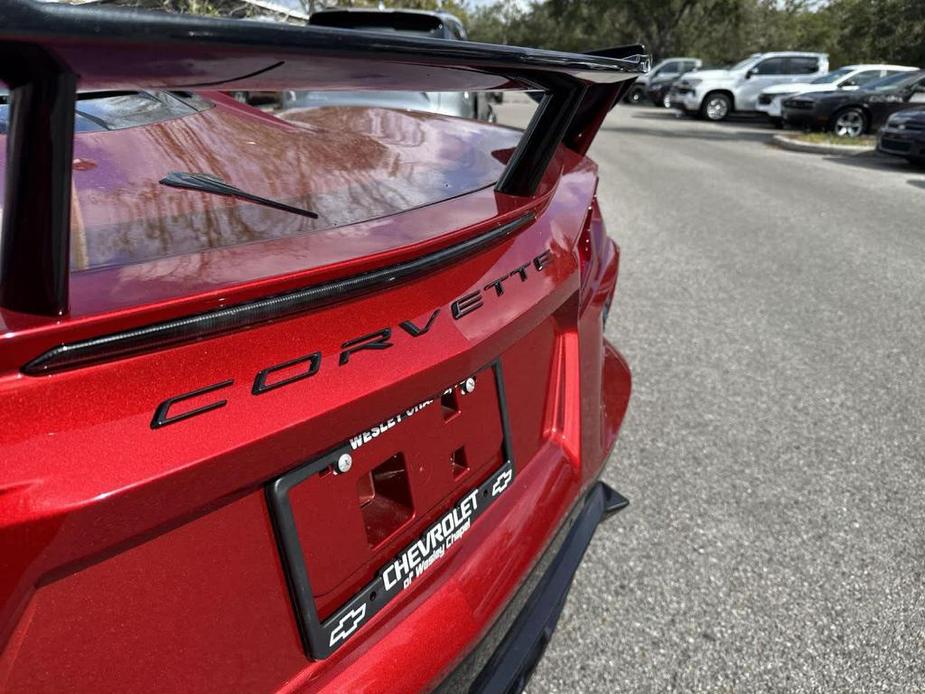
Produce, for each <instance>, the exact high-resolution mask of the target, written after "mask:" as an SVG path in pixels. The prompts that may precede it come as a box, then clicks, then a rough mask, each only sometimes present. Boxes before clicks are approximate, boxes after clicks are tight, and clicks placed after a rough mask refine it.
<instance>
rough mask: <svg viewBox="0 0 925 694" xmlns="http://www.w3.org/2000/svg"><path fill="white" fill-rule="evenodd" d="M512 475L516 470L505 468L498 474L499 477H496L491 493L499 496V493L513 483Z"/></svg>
mask: <svg viewBox="0 0 925 694" xmlns="http://www.w3.org/2000/svg"><path fill="white" fill-rule="evenodd" d="M512 477H514V472H513V471H512V470H505V471H504V472H502V473H501V474H500V475H498V479H496V480H495V483H494V484H493V485H492V486H491V495H492V496H498V494H500V493H501V492H503V491H504V490H505V489H507V486H508V485H509V484H510V483H511V478H512Z"/></svg>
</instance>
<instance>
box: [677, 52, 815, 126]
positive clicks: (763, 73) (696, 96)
mask: <svg viewBox="0 0 925 694" xmlns="http://www.w3.org/2000/svg"><path fill="white" fill-rule="evenodd" d="M828 71H829V56H828V54H826V53H803V52H798V51H785V52H778V53H754V54H752V55H750V56H748V57H747V58H746V59H745V60H743V61H741V62H740V63H737V64H736V65H733V66H732V67H731V68H729V69H728V70H701V71H698V72H695V73H691V74H689V75H685V76H683V77H682V78H681V79H679V80H678V81H677V82H676V83H675V85H674V86H673V87H672V88H671V92H670V94H669V97H668V98H669V100H670V102H671V106H672V107H673V108H678V109H681V110H683V111H687V112H689V113H697V114H699V115H700V116H701V117H703V118H707V119H708V120H714V121H719V120H723V119H724V118H725V117H726V116H728V115H729V114H730V113H732V112H733V111H754V110H756V106H757V102H758V94H760V93H761V92H762V91H764V90H765V89H767V88H768V87H770V86H773V85H775V84H782V83H787V82H806V81H807V80H811V79H814V78H816V77H818V76H819V75H824V74H825V73H827V72H828Z"/></svg>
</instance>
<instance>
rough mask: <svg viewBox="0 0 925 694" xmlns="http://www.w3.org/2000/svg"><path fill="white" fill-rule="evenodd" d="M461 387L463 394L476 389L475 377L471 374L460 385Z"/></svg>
mask: <svg viewBox="0 0 925 694" xmlns="http://www.w3.org/2000/svg"><path fill="white" fill-rule="evenodd" d="M459 389H460V390H461V391H462V392H463V395H468V394H469V393H471V392H472V391H473V390H475V377H474V376H469V378H467V379H466V380H465V381H464V382H463V383H461V384H460V385H459Z"/></svg>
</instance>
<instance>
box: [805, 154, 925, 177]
mask: <svg viewBox="0 0 925 694" xmlns="http://www.w3.org/2000/svg"><path fill="white" fill-rule="evenodd" d="M823 159H825V160H826V161H831V162H835V163H836V164H843V165H845V166H854V167H856V168H861V169H869V170H871V171H898V172H901V173H925V168H922V167H920V166H916V165H915V164H912V163H910V162H907V161H906V160H905V159H901V158H899V157H891V156H888V155H886V154H878V153H877V152H867V153H864V154H833V155H826V156H823Z"/></svg>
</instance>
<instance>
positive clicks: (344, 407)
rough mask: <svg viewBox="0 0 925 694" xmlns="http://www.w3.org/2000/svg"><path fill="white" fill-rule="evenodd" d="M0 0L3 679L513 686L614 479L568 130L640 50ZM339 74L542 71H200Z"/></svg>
mask: <svg viewBox="0 0 925 694" xmlns="http://www.w3.org/2000/svg"><path fill="white" fill-rule="evenodd" d="M3 11H4V13H5V14H4V17H3V19H4V21H3V22H2V23H0V26H2V27H3V28H2V29H0V44H2V52H3V54H4V56H5V62H4V65H6V66H9V65H10V60H9V58H10V57H11V56H16V57H18V58H19V60H18V62H17V67H16V68H15V69H13V68H9V67H4V68H3V70H6V72H5V73H4V74H3V75H2V77H3V79H4V80H5V81H6V82H7V84H8V85H9V87H10V102H11V103H10V111H9V113H8V114H6V115H7V120H6V122H7V124H8V126H7V134H6V135H5V139H6V142H5V143H4V146H5V147H6V150H7V152H8V158H7V162H6V168H5V176H4V179H5V202H4V217H3V235H2V257H0V260H2V268H3V275H2V283H0V321H2V323H3V329H2V333H3V337H4V338H5V339H4V346H3V349H2V351H0V422H2V427H0V451H2V460H3V464H2V466H0V556H2V563H0V566H2V575H0V647H2V655H0V689H3V690H5V691H6V690H9V691H30V692H36V691H165V690H167V691H229V690H234V691H271V690H298V691H304V690H308V691H315V690H330V691H382V690H386V689H388V690H391V691H415V690H429V689H434V688H439V687H442V688H443V689H445V690H447V691H459V690H462V689H466V688H469V689H470V690H471V691H516V690H519V689H520V688H522V686H523V684H524V682H525V681H526V678H527V677H529V674H530V672H531V671H532V668H533V666H534V665H535V663H536V661H537V659H538V658H539V656H540V655H541V654H542V651H543V648H544V647H545V644H546V642H547V641H548V638H549V635H550V633H551V631H552V629H553V628H554V626H555V623H556V620H557V619H558V615H559V612H560V611H561V608H562V604H563V602H564V600H565V596H566V594H567V592H568V588H569V585H570V583H571V579H572V576H573V575H574V572H575V570H576V568H577V566H578V564H579V562H580V560H581V557H582V554H583V553H584V550H585V548H586V547H587V544H588V542H589V541H590V539H591V536H592V534H593V532H594V529H595V527H596V526H597V524H598V523H599V522H600V521H601V520H602V519H603V518H605V517H606V516H608V515H610V514H611V513H613V512H615V511H617V510H619V509H620V508H622V507H623V506H624V505H625V504H626V500H625V499H623V498H622V497H621V496H620V495H619V494H617V493H616V492H614V491H613V490H611V489H609V488H608V487H606V486H605V485H604V484H602V483H600V482H599V481H598V480H597V478H598V476H599V474H600V472H601V469H602V466H603V464H604V462H605V461H606V459H607V456H608V454H609V452H610V450H611V448H612V446H613V443H614V441H615V438H616V436H617V432H618V430H619V427H620V424H621V421H622V419H623V415H624V413H625V411H626V407H627V403H628V400H629V395H630V374H629V370H628V368H627V366H626V363H625V362H624V361H623V359H622V358H621V357H620V355H619V354H618V352H617V351H616V350H615V349H614V348H613V347H612V346H611V345H610V344H609V343H608V342H607V341H606V340H605V339H604V337H603V325H604V323H605V321H606V320H607V314H608V311H609V307H610V303H611V300H612V297H613V293H614V287H615V283H616V279H617V268H618V260H619V252H618V250H617V248H616V246H615V245H614V243H613V242H612V241H611V240H610V239H609V238H608V236H607V234H606V232H605V230H604V226H603V222H602V220H601V217H600V212H599V210H598V207H597V203H596V201H595V197H594V193H595V188H596V184H597V174H596V167H595V165H594V163H593V162H592V161H590V160H589V159H588V158H586V156H585V152H586V150H587V146H588V144H589V143H590V139H591V138H592V137H593V135H594V132H595V131H596V129H597V127H598V126H599V124H600V121H601V119H602V118H603V117H604V115H605V114H606V111H607V110H608V109H609V108H610V106H611V105H612V104H613V103H614V102H615V101H616V100H618V99H619V98H620V96H621V95H622V93H623V91H625V89H626V87H628V86H629V84H631V82H632V78H633V77H634V76H635V74H637V72H638V70H639V69H641V67H640V66H641V65H643V64H644V60H640V59H637V60H635V62H634V61H633V60H629V59H626V57H625V56H627V55H630V54H631V53H632V51H626V50H624V51H622V52H611V53H609V54H601V55H600V56H569V55H567V54H542V53H541V52H527V51H523V50H522V49H507V48H501V47H490V46H482V47H480V48H479V49H478V50H480V51H481V53H478V51H475V49H473V51H475V52H472V54H471V55H460V50H461V49H458V48H457V49H438V48H436V47H434V44H435V42H432V41H427V40H418V39H412V40H408V39H391V41H392V43H389V44H388V45H385V39H383V45H380V46H378V47H377V48H375V49H371V48H370V47H369V46H368V45H361V44H362V42H357V43H351V40H350V39H347V38H345V36H344V35H342V34H341V33H340V32H337V31H324V30H304V29H295V28H292V27H261V28H260V30H259V31H258V30H257V29H247V30H246V31H245V30H241V29H239V26H240V25H238V26H233V23H229V22H221V21H209V20H193V21H190V20H177V19H176V18H164V17H159V16H156V15H143V14H139V15H129V16H130V17H131V18H132V19H131V20H127V19H126V17H127V15H125V14H123V13H119V12H109V13H107V12H102V13H96V14H92V15H90V14H87V13H86V12H82V11H80V10H75V9H74V8H59V7H55V8H45V7H40V6H38V5H31V4H29V3H26V4H21V5H17V6H16V7H11V6H10V7H7V6H4V8H3ZM52 27H53V28H52ZM263 31H265V32H268V33H266V34H265V35H264V34H262V33H260V32H263ZM360 36H362V34H360ZM370 36H371V35H370ZM191 37H192V38H191ZM203 37H205V38H203ZM210 37H211V38H210ZM194 38H195V41H194ZM364 41H366V42H370V41H371V39H369V38H368V37H367V38H366V39H364ZM437 43H439V42H437ZM332 46H333V48H332ZM411 48H414V49H415V50H418V51H419V52H422V53H420V54H418V53H416V54H415V56H416V57H414V58H413V59H409V57H408V55H409V54H408V51H409V50H410V49H411ZM370 50H378V51H380V53H379V54H378V59H379V61H380V62H379V67H378V68H371V67H370V65H372V64H373V63H371V62H370V61H373V60H374V58H373V57H371V56H369V55H367V53H368V52H369V51H370ZM441 50H443V51H444V52H442V53H441ZM467 50H468V49H467ZM454 51H455V52H454ZM517 51H520V53H517ZM463 53H465V51H463ZM419 55H423V56H424V57H423V58H421V57H418V56H419ZM165 56H166V57H165ZM271 58H272V60H271ZM425 58H426V59H425ZM274 61H275V62H274ZM319 61H320V62H321V63H323V64H324V66H325V68H326V71H321V68H320V67H319V66H318V64H317V63H318V62H319ZM325 61H327V62H325ZM569 61H571V62H569ZM260 64H264V65H270V66H272V67H271V68H267V69H266V70H264V71H263V74H262V75H260V76H259V77H257V76H253V75H252V74H251V73H253V72H256V71H255V70H252V69H251V68H253V66H254V65H260ZM27 65H28V67H24V66H27ZM273 70H276V71H277V72H276V73H274V72H273ZM371 70H372V72H376V70H380V71H381V74H378V75H373V76H372V77H370V74H371ZM287 71H288V72H287ZM321 72H323V75H324V76H323V77H318V74H319V73H321ZM598 73H599V74H600V75H604V74H606V75H608V79H606V80H604V79H600V80H598V79H596V78H595V75H598ZM589 75H591V76H590V77H589ZM235 76H237V77H235ZM335 79H336V80H339V81H340V82H341V83H343V84H349V85H351V86H353V85H355V84H356V83H358V82H359V83H362V84H365V82H364V80H367V81H371V82H373V83H374V84H371V85H368V86H371V88H382V89H386V88H389V89H395V88H407V87H408V86H409V80H413V81H415V83H417V82H419V81H421V80H425V81H427V80H431V82H428V83H427V84H426V85H425V86H426V87H428V88H430V87H432V86H443V85H445V84H446V82H447V81H449V82H450V83H451V84H450V87H458V86H460V85H464V86H463V87H462V88H475V87H482V88H486V89H487V88H492V89H495V88H512V87H513V86H515V85H516V84H527V85H528V86H531V87H537V86H539V87H541V88H543V89H544V90H545V91H546V92H547V96H546V98H545V100H544V101H543V102H542V103H541V105H540V107H539V111H538V114H537V116H536V118H535V119H534V122H533V124H532V125H531V128H529V129H528V131H527V133H526V134H525V135H524V136H523V137H521V133H520V132H518V131H514V130H509V129H505V128H500V127H496V126H491V125H487V124H484V123H476V122H470V121H463V120H459V119H453V118H448V117H444V116H438V115H433V114H413V113H407V112H399V111H391V110H387V109H368V108H334V109H320V110H317V111H306V112H303V113H300V114H295V115H293V116H292V117H291V118H290V119H287V120H282V119H280V118H277V117H273V116H270V115H267V114H264V113H261V112H259V111H256V110H253V109H251V108H249V107H247V106H243V105H241V104H238V103H236V102H234V101H233V100H231V99H229V98H227V97H225V96H223V95H222V94H220V93H217V92H210V91H202V88H203V86H204V85H207V86H210V87H214V86H218V85H219V83H220V86H221V88H222V89H232V88H235V89H238V88H242V89H246V88H256V87H260V88H264V89H273V88H278V87H282V86H285V87H289V86H314V87H319V88H322V87H323V88H329V87H331V86H332V85H331V84H330V83H329V82H326V81H325V80H329V81H333V80H335ZM319 82H321V83H322V84H320V85H319ZM129 85H133V86H132V88H131V89H130V88H129ZM78 90H79V91H78ZM75 123H76V128H75ZM75 129H76V134H74V130H75Z"/></svg>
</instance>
